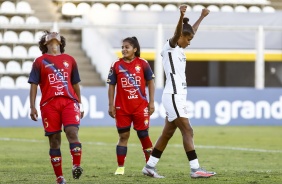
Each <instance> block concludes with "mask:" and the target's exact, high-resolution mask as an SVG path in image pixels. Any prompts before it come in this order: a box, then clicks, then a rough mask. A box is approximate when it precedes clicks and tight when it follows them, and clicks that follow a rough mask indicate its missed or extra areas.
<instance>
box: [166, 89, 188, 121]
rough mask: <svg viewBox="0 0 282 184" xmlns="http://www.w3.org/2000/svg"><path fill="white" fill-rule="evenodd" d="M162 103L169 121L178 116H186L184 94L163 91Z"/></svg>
mask: <svg viewBox="0 0 282 184" xmlns="http://www.w3.org/2000/svg"><path fill="white" fill-rule="evenodd" d="M162 103H163V106H164V108H165V110H166V116H167V118H168V121H169V122H172V121H173V120H175V119H176V118H180V117H182V118H188V107H187V102H186V95H179V94H168V93H164V94H163V96H162Z"/></svg>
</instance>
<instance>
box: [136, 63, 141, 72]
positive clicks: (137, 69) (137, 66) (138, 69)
mask: <svg viewBox="0 0 282 184" xmlns="http://www.w3.org/2000/svg"><path fill="white" fill-rule="evenodd" d="M140 70H141V67H140V66H139V65H136V66H135V71H136V72H137V73H140Z"/></svg>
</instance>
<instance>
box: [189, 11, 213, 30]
mask: <svg viewBox="0 0 282 184" xmlns="http://www.w3.org/2000/svg"><path fill="white" fill-rule="evenodd" d="M209 13H210V10H208V9H207V8H204V9H202V13H201V16H200V17H199V19H198V20H197V21H196V22H195V24H194V25H193V26H192V27H193V30H194V34H196V32H197V30H198V28H199V26H200V24H201V22H202V20H203V19H204V18H205V17H206V16H207V15H208V14H209Z"/></svg>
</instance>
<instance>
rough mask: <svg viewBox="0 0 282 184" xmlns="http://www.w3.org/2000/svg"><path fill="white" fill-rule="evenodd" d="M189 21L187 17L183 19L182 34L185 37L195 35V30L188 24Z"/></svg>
mask: <svg viewBox="0 0 282 184" xmlns="http://www.w3.org/2000/svg"><path fill="white" fill-rule="evenodd" d="M188 22H189V19H188V18H187V17H184V18H183V28H182V34H183V35H190V34H194V30H193V28H192V26H191V25H190V24H188Z"/></svg>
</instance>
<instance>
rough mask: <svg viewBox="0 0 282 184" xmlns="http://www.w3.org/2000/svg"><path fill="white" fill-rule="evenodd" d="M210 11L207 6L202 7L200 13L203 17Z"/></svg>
mask: <svg viewBox="0 0 282 184" xmlns="http://www.w3.org/2000/svg"><path fill="white" fill-rule="evenodd" d="M209 13H210V10H208V9H207V8H204V9H202V14H201V16H203V17H205V16H207V15H208V14H209Z"/></svg>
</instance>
